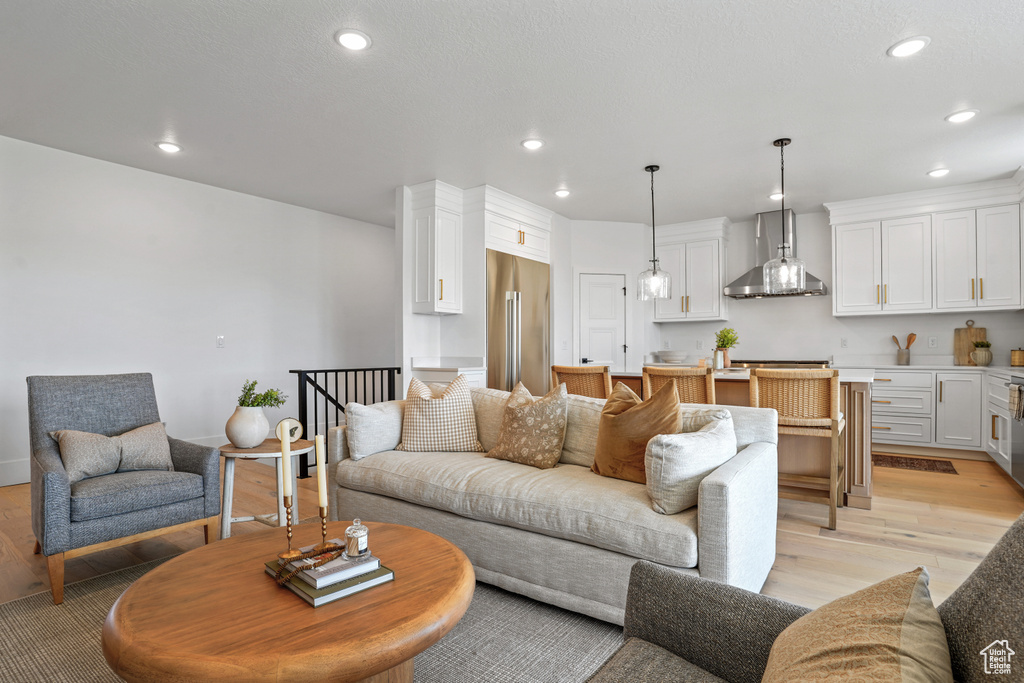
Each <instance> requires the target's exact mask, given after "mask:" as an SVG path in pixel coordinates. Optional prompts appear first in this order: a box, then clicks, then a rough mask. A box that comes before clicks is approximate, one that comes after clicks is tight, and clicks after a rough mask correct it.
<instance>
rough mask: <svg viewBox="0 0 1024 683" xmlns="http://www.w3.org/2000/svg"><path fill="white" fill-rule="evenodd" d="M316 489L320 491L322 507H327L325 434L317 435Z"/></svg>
mask: <svg viewBox="0 0 1024 683" xmlns="http://www.w3.org/2000/svg"><path fill="white" fill-rule="evenodd" d="M316 489H317V491H319V493H320V507H322V508H325V507H327V457H326V454H325V453H324V435H323V434H317V435H316Z"/></svg>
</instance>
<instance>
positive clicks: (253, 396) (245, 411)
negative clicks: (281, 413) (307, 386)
mask: <svg viewBox="0 0 1024 683" xmlns="http://www.w3.org/2000/svg"><path fill="white" fill-rule="evenodd" d="M286 398H288V397H287V396H285V395H284V394H282V393H281V390H280V389H267V390H266V391H264V392H263V393H261V394H257V393H256V380H248V379H247V380H245V384H243V385H242V394H241V396H239V397H238V407H237V408H235V412H234V414H233V415H232V416H231V417H229V418H228V423H227V424H226V425H224V432H225V434H227V437H228V441H230V442H231V443H232V444H234V446H235V447H237V448H255V447H256V446H259V445H260V444H261V443H263V440H264V439H266V438H267V434H269V433H270V423H269V422H267V416H266V415H265V414H264V413H263V408H264V407H267V406H269V407H271V408H280V407H281V406H283V405H284V401H285V399H286Z"/></svg>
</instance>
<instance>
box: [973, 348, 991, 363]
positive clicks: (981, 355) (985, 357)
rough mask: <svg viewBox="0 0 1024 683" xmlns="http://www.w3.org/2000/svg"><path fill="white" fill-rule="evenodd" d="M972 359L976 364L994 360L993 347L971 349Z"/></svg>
mask: <svg viewBox="0 0 1024 683" xmlns="http://www.w3.org/2000/svg"><path fill="white" fill-rule="evenodd" d="M971 360H973V361H974V364H975V365H980V366H985V365H988V364H989V363H991V362H992V350H991V349H974V350H973V351H971Z"/></svg>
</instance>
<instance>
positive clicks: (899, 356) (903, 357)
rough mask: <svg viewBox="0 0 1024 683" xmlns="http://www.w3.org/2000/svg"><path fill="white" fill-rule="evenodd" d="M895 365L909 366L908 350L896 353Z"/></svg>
mask: <svg viewBox="0 0 1024 683" xmlns="http://www.w3.org/2000/svg"><path fill="white" fill-rule="evenodd" d="M896 365H910V349H899V350H898V351H896Z"/></svg>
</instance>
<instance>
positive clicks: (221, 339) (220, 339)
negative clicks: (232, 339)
mask: <svg viewBox="0 0 1024 683" xmlns="http://www.w3.org/2000/svg"><path fill="white" fill-rule="evenodd" d="M217 348H218V349H223V348H224V335H217Z"/></svg>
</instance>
